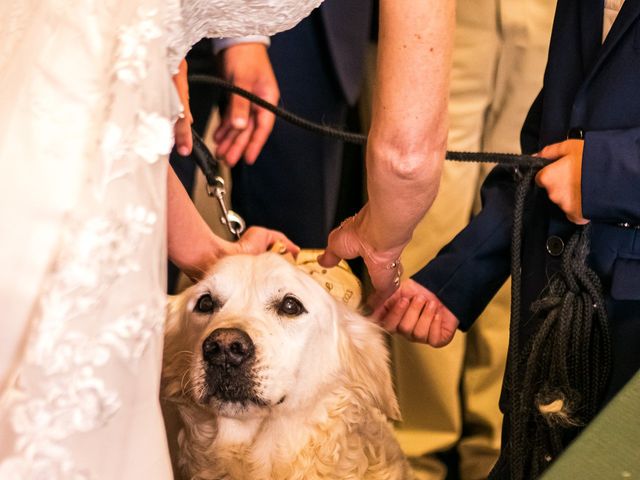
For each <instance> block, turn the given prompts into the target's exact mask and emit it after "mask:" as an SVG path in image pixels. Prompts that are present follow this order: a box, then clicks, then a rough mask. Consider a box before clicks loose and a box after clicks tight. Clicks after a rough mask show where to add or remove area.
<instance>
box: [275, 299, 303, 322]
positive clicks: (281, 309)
mask: <svg viewBox="0 0 640 480" xmlns="http://www.w3.org/2000/svg"><path fill="white" fill-rule="evenodd" d="M303 313H307V310H306V309H305V308H304V305H302V303H301V302H300V300H298V299H297V298H296V297H294V296H293V295H287V296H285V297H284V298H283V299H282V301H281V302H280V305H278V314H280V315H286V316H287V317H297V316H298V315H302V314H303Z"/></svg>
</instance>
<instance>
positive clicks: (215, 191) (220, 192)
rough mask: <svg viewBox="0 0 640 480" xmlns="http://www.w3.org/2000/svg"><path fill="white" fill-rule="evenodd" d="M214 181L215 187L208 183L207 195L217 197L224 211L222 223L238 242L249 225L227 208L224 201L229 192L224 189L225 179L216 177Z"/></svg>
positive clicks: (221, 218)
mask: <svg viewBox="0 0 640 480" xmlns="http://www.w3.org/2000/svg"><path fill="white" fill-rule="evenodd" d="M214 181H215V183H214V184H213V185H210V184H209V182H207V195H209V196H210V197H215V199H216V200H217V201H218V205H220V210H221V211H222V216H221V217H220V223H222V224H223V225H225V226H226V227H227V229H228V230H229V232H231V235H233V236H234V237H235V239H236V240H239V239H240V235H241V234H242V233H243V232H244V231H245V229H246V228H247V225H246V223H245V221H244V219H243V218H242V217H241V216H240V215H238V214H237V213H236V212H234V211H233V210H229V209H228V208H227V204H226V203H225V200H224V199H225V195H226V194H227V190H226V189H225V187H224V179H223V178H222V177H219V176H216V177H215V179H214Z"/></svg>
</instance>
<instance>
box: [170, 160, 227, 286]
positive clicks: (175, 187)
mask: <svg viewBox="0 0 640 480" xmlns="http://www.w3.org/2000/svg"><path fill="white" fill-rule="evenodd" d="M227 244H228V242H226V241H224V240H223V239H221V238H220V237H218V236H216V235H215V234H214V233H213V232H212V231H211V229H210V228H209V226H208V225H207V224H206V222H205V221H204V219H203V218H202V217H201V216H200V214H199V213H198V211H197V210H196V207H195V205H194V204H193V202H192V201H191V199H190V198H189V195H188V194H187V192H186V190H185V189H184V187H183V186H182V184H181V183H180V180H179V179H178V177H177V176H176V174H175V172H174V171H173V169H172V168H169V171H168V174H167V245H168V251H169V258H170V259H171V261H172V262H173V263H174V264H175V265H176V266H177V267H178V268H180V270H182V271H183V272H185V273H186V274H187V275H189V276H190V277H191V278H198V277H199V276H200V275H201V274H202V273H204V272H205V271H206V270H207V269H208V267H210V266H211V265H212V264H213V263H214V262H215V261H216V260H217V259H218V258H220V257H221V256H223V255H224V253H225V251H226V247H227Z"/></svg>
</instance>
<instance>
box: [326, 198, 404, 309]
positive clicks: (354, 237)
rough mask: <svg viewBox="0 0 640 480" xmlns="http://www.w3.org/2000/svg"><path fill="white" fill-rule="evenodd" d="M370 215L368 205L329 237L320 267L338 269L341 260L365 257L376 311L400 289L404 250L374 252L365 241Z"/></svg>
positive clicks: (370, 299)
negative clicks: (401, 259)
mask: <svg viewBox="0 0 640 480" xmlns="http://www.w3.org/2000/svg"><path fill="white" fill-rule="evenodd" d="M367 213H368V205H365V207H364V208H363V209H362V210H361V211H360V212H359V213H358V214H356V215H354V216H352V217H349V218H347V219H346V220H345V221H343V222H342V223H341V224H340V226H339V227H338V228H336V229H334V230H333V231H332V232H331V233H330V234H329V239H328V242H327V248H326V249H325V251H324V253H323V254H322V255H320V256H319V257H318V263H319V264H320V265H322V266H323V267H326V268H331V267H335V266H336V265H338V263H339V262H340V260H341V259H346V260H348V259H352V258H356V257H362V259H363V260H364V263H365V265H366V267H367V272H368V273H369V277H370V279H371V285H372V286H373V288H374V292H373V294H372V295H371V296H370V297H369V298H368V299H367V304H368V305H369V306H370V307H371V308H373V309H375V308H377V307H378V306H379V305H380V304H381V303H382V302H383V301H384V300H386V299H387V298H389V296H390V295H391V294H392V293H393V292H394V291H395V290H397V288H398V286H399V285H400V276H401V275H402V265H401V263H400V254H401V253H402V247H398V248H391V249H389V250H386V251H376V250H374V249H373V247H371V246H370V245H369V244H368V243H367V241H366V238H367V235H366V233H365V232H366V230H367V226H366V224H367V220H368V217H367Z"/></svg>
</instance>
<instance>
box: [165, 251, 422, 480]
mask: <svg viewBox="0 0 640 480" xmlns="http://www.w3.org/2000/svg"><path fill="white" fill-rule="evenodd" d="M165 342H166V345H165V352H164V368H163V380H162V383H163V385H162V395H163V397H164V400H165V401H168V402H170V403H171V404H172V405H174V406H175V408H176V409H177V411H178V413H179V416H180V418H181V421H182V428H181V430H180V432H179V434H178V451H177V452H175V453H176V457H177V463H178V465H179V469H180V470H181V473H182V474H183V475H184V476H185V477H186V478H190V479H225V480H227V479H228V480H267V479H269V480H295V479H299V480H303V479H304V480H311V479H336V480H338V479H339V480H348V479H353V480H361V479H371V480H373V479H380V480H382V479H385V480H395V479H405V478H407V477H408V476H409V467H408V464H407V462H406V460H405V458H404V456H403V453H402V451H401V450H400V447H399V445H398V443H397V442H396V440H395V438H394V435H393V431H392V428H391V425H390V420H393V419H398V417H399V411H398V404H397V400H396V397H395V394H394V391H393V388H392V383H391V377H390V373H389V368H388V352H387V348H386V346H385V340H384V334H383V331H382V329H381V328H379V327H378V326H376V325H375V324H373V323H372V322H371V321H369V320H367V319H365V318H364V317H362V316H361V315H359V314H358V313H356V312H354V311H352V310H350V309H349V308H347V307H346V306H345V305H343V304H341V303H340V302H339V301H337V300H336V299H334V298H333V297H332V296H331V295H330V294H329V293H328V292H327V291H326V290H325V289H324V288H323V287H322V286H321V285H320V284H319V283H318V282H316V281H315V280H314V279H313V278H312V276H311V275H309V274H307V273H305V272H304V271H303V270H301V269H300V268H297V267H295V266H294V265H292V264H291V263H289V262H287V261H286V260H285V259H283V258H282V257H281V256H279V255H277V254H274V253H266V254H263V255H260V256H245V255H238V256H234V257H228V258H225V259H223V260H221V261H220V262H219V263H218V264H217V265H216V267H215V269H214V270H213V271H212V272H211V273H210V274H209V275H208V276H207V277H206V278H205V279H204V280H202V281H201V282H199V283H198V284H196V285H194V286H193V287H191V288H189V289H188V290H186V291H185V292H184V293H182V294H181V295H179V296H177V297H175V298H174V299H172V301H171V302H170V305H169V317H168V325H167V330H166V338H165Z"/></svg>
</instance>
